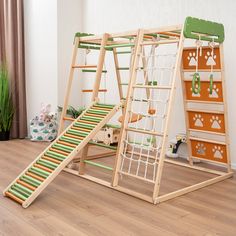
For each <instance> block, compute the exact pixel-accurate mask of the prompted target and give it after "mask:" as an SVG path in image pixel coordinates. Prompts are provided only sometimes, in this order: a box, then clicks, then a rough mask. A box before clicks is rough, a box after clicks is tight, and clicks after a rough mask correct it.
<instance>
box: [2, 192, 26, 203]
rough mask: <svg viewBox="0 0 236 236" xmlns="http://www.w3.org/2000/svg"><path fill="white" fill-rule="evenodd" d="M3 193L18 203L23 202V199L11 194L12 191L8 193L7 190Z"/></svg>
mask: <svg viewBox="0 0 236 236" xmlns="http://www.w3.org/2000/svg"><path fill="white" fill-rule="evenodd" d="M5 195H6V196H7V197H9V198H11V199H13V200H14V201H16V202H18V203H20V204H23V202H24V200H22V199H20V198H19V197H17V196H15V195H13V194H12V193H10V192H8V191H7V192H5Z"/></svg>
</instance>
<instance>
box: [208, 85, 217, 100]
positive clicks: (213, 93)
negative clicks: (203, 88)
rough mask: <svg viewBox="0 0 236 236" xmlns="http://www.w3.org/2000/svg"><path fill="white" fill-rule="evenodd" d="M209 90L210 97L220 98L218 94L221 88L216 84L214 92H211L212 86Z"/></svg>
mask: <svg viewBox="0 0 236 236" xmlns="http://www.w3.org/2000/svg"><path fill="white" fill-rule="evenodd" d="M207 91H208V92H209V97H210V98H218V97H219V95H218V93H219V88H217V86H216V84H213V88H212V94H210V88H208V89H207Z"/></svg>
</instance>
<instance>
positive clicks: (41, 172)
mask: <svg viewBox="0 0 236 236" xmlns="http://www.w3.org/2000/svg"><path fill="white" fill-rule="evenodd" d="M29 172H32V173H34V174H36V175H39V176H41V177H43V178H47V177H48V176H49V175H50V172H47V171H44V170H42V169H40V168H38V167H34V166H32V167H30V168H29Z"/></svg>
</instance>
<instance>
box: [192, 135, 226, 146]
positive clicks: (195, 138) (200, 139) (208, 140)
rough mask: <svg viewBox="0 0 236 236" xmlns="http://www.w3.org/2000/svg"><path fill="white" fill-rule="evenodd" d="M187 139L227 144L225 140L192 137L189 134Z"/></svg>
mask: <svg viewBox="0 0 236 236" xmlns="http://www.w3.org/2000/svg"><path fill="white" fill-rule="evenodd" d="M189 139H190V140H194V141H201V142H207V143H215V144H221V145H227V144H226V143H225V142H222V141H216V140H212V139H205V138H198V137H194V136H190V137H189Z"/></svg>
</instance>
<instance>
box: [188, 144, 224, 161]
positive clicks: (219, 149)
mask: <svg viewBox="0 0 236 236" xmlns="http://www.w3.org/2000/svg"><path fill="white" fill-rule="evenodd" d="M191 147H192V156H194V157H200V158H203V159H207V160H212V161H216V162H220V163H227V153H226V145H222V144H215V143H210V142H203V141H196V140H191Z"/></svg>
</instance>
